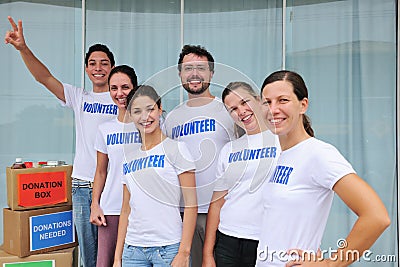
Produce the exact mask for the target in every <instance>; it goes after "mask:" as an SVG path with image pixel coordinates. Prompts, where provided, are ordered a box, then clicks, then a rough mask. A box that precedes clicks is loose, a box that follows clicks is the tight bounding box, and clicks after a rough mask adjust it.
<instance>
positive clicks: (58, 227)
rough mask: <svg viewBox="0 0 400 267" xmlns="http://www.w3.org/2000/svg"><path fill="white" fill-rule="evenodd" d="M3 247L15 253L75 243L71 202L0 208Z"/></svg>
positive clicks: (39, 250) (62, 246)
mask: <svg viewBox="0 0 400 267" xmlns="http://www.w3.org/2000/svg"><path fill="white" fill-rule="evenodd" d="M3 223H4V224H3V229H4V235H3V236H4V244H3V250H4V251H5V252H7V253H9V254H12V255H16V256H18V257H26V256H29V255H35V254H40V253H47V252H50V251H54V250H58V249H64V248H70V247H74V246H77V245H78V243H77V241H76V238H75V228H74V222H73V215H72V206H62V207H54V208H44V209H35V210H24V211H15V210H11V209H7V208H5V209H3Z"/></svg>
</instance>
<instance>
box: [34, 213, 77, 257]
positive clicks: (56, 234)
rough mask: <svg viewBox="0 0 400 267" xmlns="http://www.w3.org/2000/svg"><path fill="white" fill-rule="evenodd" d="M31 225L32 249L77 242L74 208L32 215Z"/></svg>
mask: <svg viewBox="0 0 400 267" xmlns="http://www.w3.org/2000/svg"><path fill="white" fill-rule="evenodd" d="M29 225H30V229H29V231H30V249H31V251H35V250H39V249H45V248H50V247H55V246H60V245H65V244H70V243H73V242H75V231H74V223H73V217H72V210H69V211H63V212H57V213H50V214H44V215H39V216H32V217H30V218H29Z"/></svg>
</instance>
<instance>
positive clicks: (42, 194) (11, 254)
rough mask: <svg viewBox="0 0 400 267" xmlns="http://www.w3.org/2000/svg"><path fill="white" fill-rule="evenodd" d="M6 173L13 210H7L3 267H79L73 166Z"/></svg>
mask: <svg viewBox="0 0 400 267" xmlns="http://www.w3.org/2000/svg"><path fill="white" fill-rule="evenodd" d="M6 172H7V203H8V206H9V208H4V209H3V229H4V235H3V236H4V244H3V247H2V248H0V266H2V267H7V266H10V267H11V266H18V267H20V266H21V267H23V266H40V267H71V266H77V259H76V255H77V248H76V246H77V241H76V237H75V230H74V222H73V215H72V197H71V172H72V166H70V165H66V166H58V167H48V168H45V167H43V168H28V169H11V168H7V170H6ZM17 263H18V264H17ZM15 264H17V265H15ZM32 264H33V265H32Z"/></svg>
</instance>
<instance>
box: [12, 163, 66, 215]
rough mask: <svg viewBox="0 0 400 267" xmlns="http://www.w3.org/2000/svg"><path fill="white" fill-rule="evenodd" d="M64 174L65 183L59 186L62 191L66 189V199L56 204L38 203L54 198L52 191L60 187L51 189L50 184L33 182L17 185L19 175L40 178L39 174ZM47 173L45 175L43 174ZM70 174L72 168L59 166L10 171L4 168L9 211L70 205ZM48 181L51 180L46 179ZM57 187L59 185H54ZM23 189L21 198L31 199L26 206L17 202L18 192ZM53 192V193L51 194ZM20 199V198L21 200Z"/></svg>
mask: <svg viewBox="0 0 400 267" xmlns="http://www.w3.org/2000/svg"><path fill="white" fill-rule="evenodd" d="M60 172H65V173H66V181H65V183H63V184H62V185H61V186H62V187H63V189H66V199H65V200H63V201H60V202H58V203H52V204H41V202H39V201H43V200H46V197H48V196H50V195H51V194H52V193H53V194H52V196H54V193H55V192H54V191H55V190H59V189H60V186H56V187H51V186H50V185H51V184H50V183H48V182H46V183H43V182H35V181H29V183H27V184H22V185H20V186H19V185H18V177H19V175H20V174H23V175H25V174H35V175H36V177H39V178H40V176H41V175H40V174H43V176H45V175H48V173H54V174H56V173H58V174H59V173H60ZM44 173H47V174H44ZM71 173H72V166H71V165H67V166H59V167H48V168H27V169H11V168H10V167H7V168H6V174H7V175H6V176H7V204H8V206H9V208H10V209H11V210H29V209H38V208H45V207H54V206H66V205H72V196H71V186H72V182H71ZM48 179H51V177H50V178H48ZM56 185H59V184H56ZM21 188H24V189H25V190H24V191H23V192H21V194H22V197H23V198H30V199H32V200H31V201H30V202H29V204H28V205H25V206H21V205H19V202H21V199H20V197H19V191H20V190H22V189H21ZM52 191H53V192H52ZM22 197H21V198H22Z"/></svg>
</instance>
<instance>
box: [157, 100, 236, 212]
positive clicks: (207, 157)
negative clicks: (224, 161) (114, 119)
mask: <svg viewBox="0 0 400 267" xmlns="http://www.w3.org/2000/svg"><path fill="white" fill-rule="evenodd" d="M163 130H164V132H165V134H166V135H167V136H168V137H170V138H171V139H174V140H179V141H182V142H184V143H185V144H187V146H188V148H189V150H190V152H191V154H192V155H193V158H194V160H195V162H196V168H197V169H196V187H197V201H198V204H199V207H198V212H199V213H207V212H208V206H209V203H210V201H211V197H212V192H213V189H214V186H215V183H214V182H215V179H216V168H217V158H218V154H219V151H220V150H221V149H222V147H223V146H224V145H225V144H226V143H228V142H229V141H231V140H234V139H235V138H236V137H235V133H234V122H233V120H232V118H231V117H230V115H229V113H228V112H227V110H226V108H225V106H224V104H223V103H222V101H221V99H219V98H215V99H213V101H211V102H210V103H208V104H206V105H203V106H200V107H191V106H188V105H187V103H186V102H185V103H183V104H181V105H179V106H178V107H176V108H175V109H174V110H172V111H171V112H170V113H169V114H168V115H167V117H166V119H165V122H164V123H163Z"/></svg>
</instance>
